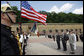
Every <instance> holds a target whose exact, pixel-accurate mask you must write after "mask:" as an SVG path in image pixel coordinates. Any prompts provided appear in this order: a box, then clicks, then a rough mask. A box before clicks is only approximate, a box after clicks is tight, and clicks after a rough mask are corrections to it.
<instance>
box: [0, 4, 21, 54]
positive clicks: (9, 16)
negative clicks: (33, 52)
mask: <svg viewBox="0 0 84 56" xmlns="http://www.w3.org/2000/svg"><path fill="white" fill-rule="evenodd" d="M15 22H16V14H15V12H14V11H13V10H12V8H11V7H10V5H9V4H2V5H1V55H20V51H19V46H18V43H17V39H16V38H15V36H14V35H13V34H12V32H11V27H10V26H11V25H12V24H14V23H15Z"/></svg>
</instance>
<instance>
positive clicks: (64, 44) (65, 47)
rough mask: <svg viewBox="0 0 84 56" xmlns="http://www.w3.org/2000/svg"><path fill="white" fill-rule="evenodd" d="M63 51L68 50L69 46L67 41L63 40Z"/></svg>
mask: <svg viewBox="0 0 84 56" xmlns="http://www.w3.org/2000/svg"><path fill="white" fill-rule="evenodd" d="M62 45H63V50H67V45H66V42H65V40H62Z"/></svg>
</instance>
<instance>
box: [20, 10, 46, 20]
mask: <svg viewBox="0 0 84 56" xmlns="http://www.w3.org/2000/svg"><path fill="white" fill-rule="evenodd" d="M21 13H22V14H25V15H27V16H30V17H34V18H38V19H40V20H44V19H41V18H39V17H37V16H36V15H33V14H29V13H26V12H23V11H22V12H21ZM44 21H46V20H44Z"/></svg>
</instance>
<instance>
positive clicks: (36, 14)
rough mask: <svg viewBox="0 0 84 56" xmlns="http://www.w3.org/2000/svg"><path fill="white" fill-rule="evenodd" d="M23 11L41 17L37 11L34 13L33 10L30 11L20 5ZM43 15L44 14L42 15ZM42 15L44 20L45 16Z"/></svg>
mask: <svg viewBox="0 0 84 56" xmlns="http://www.w3.org/2000/svg"><path fill="white" fill-rule="evenodd" d="M21 9H22V10H23V11H25V12H26V13H31V14H34V15H37V16H39V17H40V16H41V17H42V15H41V14H38V13H35V12H34V11H30V10H27V9H24V7H22V8H21ZM44 17H45V16H44ZM44 17H42V19H43V20H46V17H45V18H44Z"/></svg>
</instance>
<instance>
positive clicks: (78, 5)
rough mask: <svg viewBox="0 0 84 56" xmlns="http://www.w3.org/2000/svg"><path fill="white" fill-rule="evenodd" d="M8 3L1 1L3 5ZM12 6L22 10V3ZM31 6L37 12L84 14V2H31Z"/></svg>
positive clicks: (16, 2)
mask: <svg viewBox="0 0 84 56" xmlns="http://www.w3.org/2000/svg"><path fill="white" fill-rule="evenodd" d="M4 3H6V2H5V1H1V4H4ZM9 3H10V4H11V6H17V7H18V9H19V10H20V1H9ZM29 4H30V5H31V6H32V7H33V8H34V9H35V10H36V11H42V10H43V11H47V12H52V11H55V12H56V13H59V12H65V13H69V12H72V13H75V14H83V1H29Z"/></svg>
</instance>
